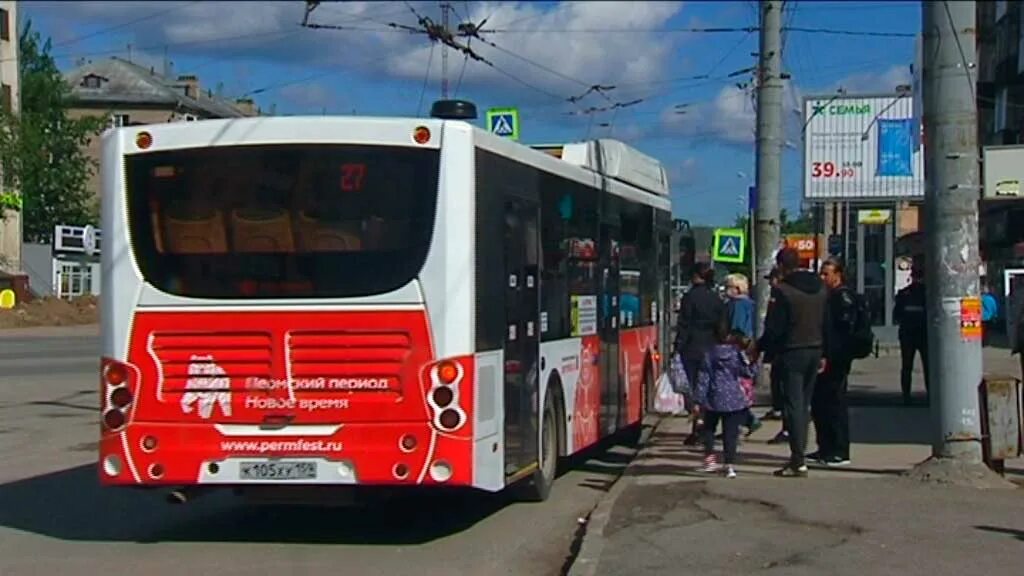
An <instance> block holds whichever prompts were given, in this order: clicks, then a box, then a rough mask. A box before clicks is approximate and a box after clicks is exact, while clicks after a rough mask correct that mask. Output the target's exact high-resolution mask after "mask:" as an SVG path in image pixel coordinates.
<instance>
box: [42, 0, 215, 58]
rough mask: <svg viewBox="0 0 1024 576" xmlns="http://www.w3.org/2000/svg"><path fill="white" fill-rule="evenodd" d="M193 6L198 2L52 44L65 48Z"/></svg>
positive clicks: (196, 0) (197, 0)
mask: <svg viewBox="0 0 1024 576" xmlns="http://www.w3.org/2000/svg"><path fill="white" fill-rule="evenodd" d="M193 4H199V0H193V1H192V2H188V3H187V4H184V5H181V6H174V7H172V8H168V9H166V10H160V11H159V12H154V13H152V14H149V15H147V16H143V17H141V18H136V19H135V20H129V21H128V22H124V23H121V24H117V25H115V26H110V27H108V28H103V29H101V30H98V31H96V32H91V33H89V34H85V35H83V36H77V37H75V38H71V39H70V40H64V41H63V42H58V43H56V44H54V47H57V46H67V45H68V44H75V43H78V42H81V41H82V40H88V39H89V38H95V37H97V36H104V35H106V34H109V33H111V32H114V31H115V30H121V29H123V28H127V27H128V26H132V25H134V24H138V23H139V22H145V21H146V20H152V19H153V18H156V17H157V16H163V15H164V14H170V13H171V12H174V11H176V10H181V9H184V8H186V7H188V6H192V5H193Z"/></svg>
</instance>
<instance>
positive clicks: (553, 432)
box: [523, 389, 558, 502]
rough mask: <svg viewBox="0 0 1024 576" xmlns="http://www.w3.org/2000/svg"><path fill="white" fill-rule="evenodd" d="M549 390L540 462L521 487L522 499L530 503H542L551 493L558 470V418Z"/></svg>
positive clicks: (545, 401)
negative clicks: (522, 490)
mask: <svg viewBox="0 0 1024 576" xmlns="http://www.w3.org/2000/svg"><path fill="white" fill-rule="evenodd" d="M552 396H553V394H552V393H551V390H550V389H548V393H547V394H545V398H544V414H543V419H542V422H543V423H542V424H541V431H540V450H541V453H540V462H539V463H538V466H537V470H536V471H535V472H534V473H533V475H532V476H530V479H529V481H528V483H527V484H526V485H525V486H524V487H523V488H524V492H523V497H524V499H525V500H528V501H531V502H543V501H545V500H547V499H548V495H549V494H550V493H551V485H552V484H554V482H555V474H556V473H557V469H558V427H557V426H558V418H557V417H556V416H555V406H554V404H553V403H552Z"/></svg>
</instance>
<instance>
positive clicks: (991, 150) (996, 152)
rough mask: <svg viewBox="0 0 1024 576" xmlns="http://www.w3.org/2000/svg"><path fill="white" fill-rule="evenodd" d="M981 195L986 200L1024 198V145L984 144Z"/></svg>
mask: <svg viewBox="0 0 1024 576" xmlns="http://www.w3.org/2000/svg"><path fill="white" fill-rule="evenodd" d="M982 158H983V161H982V164H981V165H982V181H983V182H984V183H985V187H984V189H983V197H984V198H985V199H986V200H1017V199H1020V198H1024V190H1022V189H1021V185H1022V183H1024V146H1021V145H1019V144H1009V145H1006V146H985V147H984V148H983V149H982Z"/></svg>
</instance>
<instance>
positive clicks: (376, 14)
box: [31, 1, 682, 104]
mask: <svg viewBox="0 0 1024 576" xmlns="http://www.w3.org/2000/svg"><path fill="white" fill-rule="evenodd" d="M467 4H469V5H470V6H471V11H470V12H469V13H467V8H466V5H467ZM412 5H413V7H414V8H415V10H416V11H417V12H418V13H419V14H421V15H424V16H427V17H430V18H431V19H433V20H434V21H435V22H440V13H439V12H440V10H439V8H438V6H437V3H436V2H413V3H412ZM453 6H454V7H455V10H456V14H455V15H453V16H452V21H453V22H459V21H460V17H461V18H466V19H468V20H470V21H472V22H474V23H480V22H481V21H482V20H484V19H485V18H486V19H487V22H486V24H485V25H484V29H485V30H488V29H490V30H501V32H497V31H495V32H493V33H486V32H485V33H484V34H483V37H484V38H485V39H487V40H489V41H491V42H493V43H494V44H496V45H497V46H498V47H500V48H496V47H494V46H489V45H486V44H485V43H482V42H480V41H479V40H473V41H472V42H471V47H472V49H473V50H474V51H476V52H477V53H478V54H479V55H481V56H482V57H484V58H486V59H487V60H488V61H490V62H492V63H493V64H494V65H495V66H496V67H498V68H500V69H501V71H498V70H495V69H493V68H491V67H488V66H487V65H485V64H483V63H480V62H474V61H472V60H470V62H469V65H468V67H467V69H466V72H465V75H464V78H463V81H462V84H463V86H473V87H483V88H486V89H489V90H499V91H504V92H505V93H513V94H514V97H515V98H516V99H517V100H518V101H520V102H521V101H523V100H526V99H530V100H543V99H548V100H552V99H553V98H552V97H550V96H547V97H546V96H545V95H544V94H543V92H545V91H546V92H551V93H552V94H554V95H557V96H558V97H561V98H563V99H564V98H567V97H569V96H573V95H578V94H581V93H583V92H584V91H585V90H586V88H587V86H588V85H591V84H621V85H625V84H630V83H642V82H650V81H651V80H654V79H657V78H659V77H660V76H661V75H662V74H663V71H664V69H665V67H666V66H667V64H669V57H670V55H671V54H672V52H673V49H674V48H675V47H676V45H677V42H678V40H677V39H678V38H679V36H678V35H673V34H658V33H652V32H650V30H652V29H657V28H659V27H661V26H663V25H664V23H665V22H666V21H667V20H669V19H671V18H673V17H674V16H676V15H677V14H679V13H680V11H681V10H682V2H560V3H557V4H555V5H553V6H551V5H546V4H542V3H537V2H481V3H478V2H473V3H454V4H453ZM31 10H33V11H36V12H39V13H41V12H44V11H45V12H46V14H47V16H49V17H50V18H51V19H55V20H57V21H58V22H63V21H70V22H75V23H78V24H80V25H84V26H87V27H88V29H89V30H94V29H101V28H109V27H110V26H111V23H121V22H131V21H133V20H140V21H139V22H136V23H135V24H132V25H130V26H126V27H124V28H123V29H120V30H110V31H109V32H107V33H105V34H104V36H106V37H108V38H110V40H111V43H115V42H117V43H118V44H122V43H123V40H124V38H125V36H131V35H134V37H135V39H134V41H135V43H137V44H138V45H139V46H140V47H142V48H147V47H148V48H150V49H153V50H157V47H160V46H161V45H163V44H168V45H169V50H170V52H171V55H172V58H173V57H175V56H180V55H181V54H202V55H203V56H205V57H217V56H219V55H223V56H224V57H226V58H239V57H242V56H244V57H245V58H246V59H263V60H269V61H275V62H279V63H292V64H295V63H306V64H309V65H311V66H344V67H347V68H348V69H350V70H351V69H354V70H357V71H361V72H364V73H373V74H375V75H378V76H379V75H380V74H384V75H386V76H390V77H391V78H397V79H402V80H421V79H422V78H423V75H424V72H425V70H426V67H427V61H428V59H429V55H430V46H431V45H430V43H429V41H428V40H427V38H426V36H425V35H423V34H409V33H407V32H404V31H402V30H396V29H394V28H391V27H389V23H396V24H400V25H405V26H416V25H417V24H416V17H415V16H414V15H413V14H412V13H411V12H410V11H409V9H408V8H407V7H406V6H405V3H404V2H345V3H328V2H324V3H321V5H320V6H319V7H318V8H317V9H316V10H315V11H314V12H313V14H312V17H311V21H312V22H314V23H318V24H326V25H340V26H348V27H352V28H356V29H354V30H344V31H342V30H310V29H303V28H300V27H299V22H300V21H301V20H302V17H303V13H304V3H302V2H212V1H203V2H67V3H65V2H46V3H44V2H40V3H36V4H34V5H33V6H32V8H31ZM161 13H163V14H161ZM147 17H148V18H147ZM115 25H116V24H115ZM610 27H611V28H615V29H635V30H637V32H627V33H615V34H603V33H594V32H593V31H594V30H599V29H607V28H610ZM567 31H574V32H567ZM75 48H76V46H75V45H70V46H68V47H65V48H62V49H60V51H73V50H74V49H75ZM439 49H440V47H439V46H438V47H437V48H435V51H434V57H433V59H432V61H431V78H432V82H431V84H432V87H436V86H437V84H438V82H439V78H440V69H441V57H440V54H439ZM448 56H449V57H448V64H449V76H450V79H451V82H452V85H453V86H454V84H455V82H456V81H457V79H458V76H459V74H460V73H461V71H462V66H463V55H461V54H459V53H457V52H456V51H454V50H449V51H448ZM545 68H547V69H548V70H545ZM509 76H513V77H515V78H519V79H521V80H523V81H524V82H526V83H528V84H530V85H533V86H534V87H535V88H536V89H534V88H530V87H527V86H524V85H523V82H519V81H517V80H515V79H513V78H510V77H509ZM537 89H539V90H537ZM627 92H628V90H627V89H626V88H625V86H623V87H622V88H619V89H617V90H615V91H613V92H612V94H614V95H615V98H617V99H625V98H626V97H627V96H628V94H627ZM589 98H590V99H594V100H589V99H588V100H587V103H588V104H589V103H590V102H593V103H594V104H599V103H602V101H601V100H600V96H599V95H591V96H590V97H589ZM604 103H605V104H606V102H604Z"/></svg>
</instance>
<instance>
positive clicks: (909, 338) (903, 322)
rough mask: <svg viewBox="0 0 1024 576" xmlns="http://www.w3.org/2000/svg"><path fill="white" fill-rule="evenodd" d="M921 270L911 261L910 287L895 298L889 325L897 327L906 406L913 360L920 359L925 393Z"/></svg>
mask: <svg viewBox="0 0 1024 576" xmlns="http://www.w3.org/2000/svg"><path fill="white" fill-rule="evenodd" d="M925 294H926V290H925V284H924V266H922V265H921V262H920V261H919V260H918V261H915V262H914V264H913V266H912V267H911V269H910V285H909V286H907V287H906V288H904V289H902V290H900V291H899V292H898V293H897V294H896V305H895V307H894V308H895V309H894V310H893V314H892V316H893V321H895V322H896V324H898V325H899V338H900V360H901V361H900V387H901V388H902V389H903V403H904V404H906V405H909V404H910V387H911V383H912V381H913V376H914V357H915V356H916V355H917V354H920V355H921V367H922V371H923V372H924V389H925V392H927V391H928V321H927V316H928V315H927V305H926V303H925Z"/></svg>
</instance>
